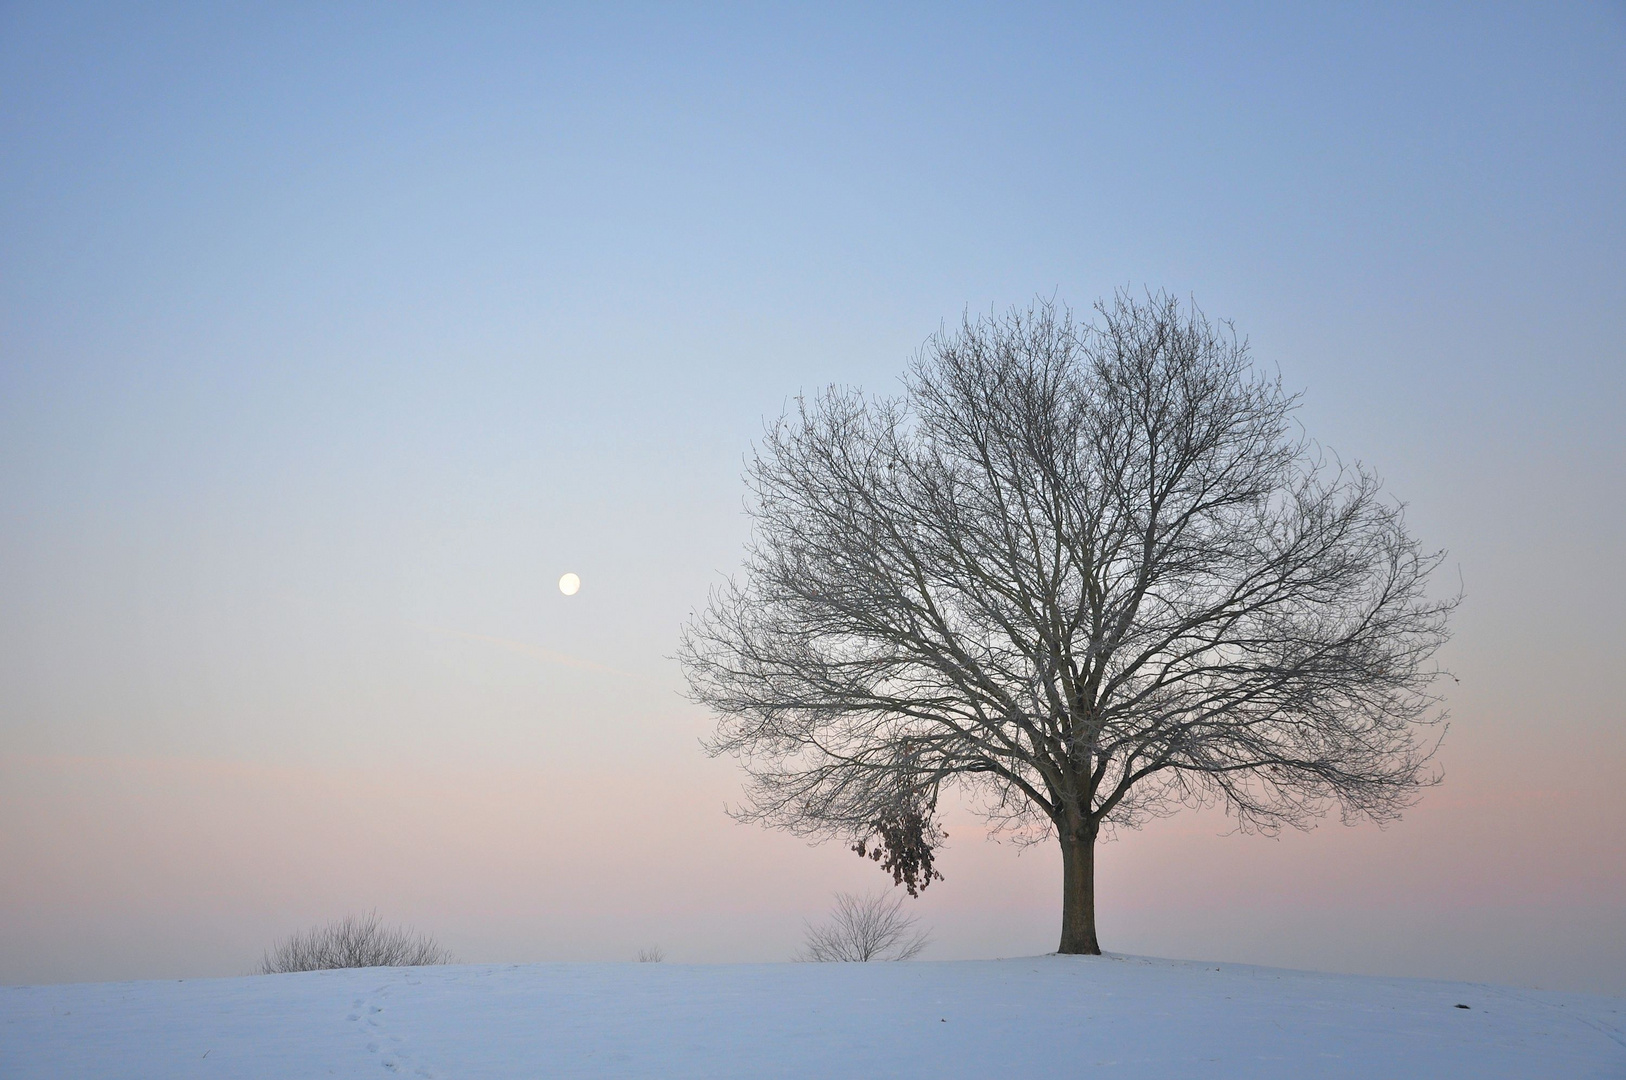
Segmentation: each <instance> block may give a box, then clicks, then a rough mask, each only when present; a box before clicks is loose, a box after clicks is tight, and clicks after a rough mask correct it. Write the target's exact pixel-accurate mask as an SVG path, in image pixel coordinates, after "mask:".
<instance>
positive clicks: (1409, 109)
mask: <svg viewBox="0 0 1626 1080" xmlns="http://www.w3.org/2000/svg"><path fill="white" fill-rule="evenodd" d="M584 7H586V6H585V5H584ZM1130 7H1133V11H1131V10H1130ZM1119 286H1129V287H1132V288H1135V289H1140V288H1142V287H1150V288H1154V289H1156V288H1166V289H1169V290H1171V291H1174V292H1176V293H1178V294H1180V295H1183V296H1185V295H1189V296H1191V297H1194V298H1195V299H1196V301H1197V302H1198V303H1199V304H1200V305H1202V307H1203V308H1204V309H1205V310H1206V311H1207V312H1208V313H1209V314H1210V315H1213V316H1217V317H1224V318H1230V319H1234V320H1235V321H1236V324H1237V326H1238V329H1239V330H1240V331H1241V332H1242V333H1244V334H1246V335H1247V336H1248V337H1249V338H1250V339H1251V341H1252V343H1253V347H1254V351H1255V354H1256V356H1257V358H1258V359H1259V361H1260V362H1261V363H1263V364H1265V365H1268V366H1270V367H1271V368H1276V369H1279V370H1280V371H1281V373H1282V375H1283V377H1284V379H1285V381H1286V382H1287V384H1288V385H1289V386H1290V387H1293V388H1301V389H1303V390H1304V391H1305V394H1306V396H1305V404H1304V407H1303V409H1302V410H1301V412H1300V419H1301V420H1302V422H1303V424H1304V426H1305V429H1306V431H1307V432H1308V433H1309V434H1310V435H1311V436H1313V437H1314V438H1316V439H1318V440H1320V441H1321V442H1322V443H1324V444H1325V445H1326V446H1328V447H1330V448H1332V449H1334V450H1336V451H1337V452H1338V453H1339V454H1341V455H1343V456H1344V457H1346V458H1359V459H1360V460H1362V461H1364V462H1367V463H1368V464H1370V465H1372V466H1373V467H1374V468H1376V469H1377V470H1378V471H1379V472H1380V473H1381V474H1382V475H1383V476H1384V477H1385V478H1386V480H1387V482H1388V486H1389V489H1390V490H1391V491H1392V492H1393V493H1394V494H1395V495H1396V496H1397V497H1399V498H1401V499H1404V500H1405V501H1407V502H1408V503H1409V505H1410V520H1411V523H1412V526H1413V528H1414V531H1415V532H1416V533H1417V534H1418V535H1419V536H1420V537H1421V538H1422V540H1423V541H1424V543H1425V544H1427V545H1429V546H1436V547H1443V548H1446V549H1448V550H1449V551H1450V558H1449V560H1448V562H1447V564H1446V570H1445V571H1444V574H1443V575H1442V580H1441V582H1440V584H1441V587H1442V589H1444V590H1445V591H1451V590H1454V589H1455V588H1456V587H1457V584H1458V582H1459V580H1460V583H1461V585H1462V587H1463V589H1464V590H1465V593H1466V601H1465V603H1464V605H1463V607H1462V609H1461V611H1460V615H1459V618H1458V620H1457V622H1456V638H1455V640H1454V642H1453V643H1452V645H1451V646H1450V648H1449V650H1448V653H1447V655H1446V657H1445V660H1446V663H1447V664H1448V665H1449V666H1450V667H1451V668H1452V669H1453V670H1454V671H1455V673H1456V675H1457V677H1458V678H1459V679H1460V684H1451V685H1450V687H1449V699H1450V707H1451V711H1452V717H1453V719H1452V727H1451V730H1450V733H1449V736H1448V738H1447V740H1446V743H1445V746H1444V748H1443V751H1442V757H1441V761H1442V763H1443V765H1444V767H1445V772H1446V779H1445V782H1444V784H1443V785H1442V786H1441V787H1439V788H1437V789H1435V790H1433V791H1431V792H1430V793H1429V794H1428V795H1427V796H1426V797H1425V799H1424V801H1423V802H1422V804H1421V805H1420V806H1418V807H1417V808H1416V809H1415V810H1413V811H1411V812H1410V813H1408V814H1407V816H1406V817H1405V819H1404V820H1403V821H1402V822H1400V823H1398V824H1396V825H1394V826H1391V827H1390V828H1388V829H1386V830H1378V829H1376V828H1373V827H1370V826H1367V827H1361V828H1355V829H1346V828H1344V827H1342V826H1340V825H1338V824H1337V822H1336V820H1334V821H1333V822H1331V823H1328V824H1326V825H1324V826H1323V827H1321V828H1319V829H1317V830H1315V831H1313V832H1310V833H1307V834H1303V835H1291V836H1287V837H1284V838H1282V839H1280V840H1269V839H1260V838H1250V837H1240V836H1235V835H1225V834H1226V832H1227V823H1226V822H1225V820H1224V819H1223V818H1222V817H1218V816H1215V815H1211V814H1210V815H1184V816H1179V817H1175V818H1172V819H1169V820H1168V821H1165V822H1161V823H1158V824H1156V825H1154V826H1152V827H1150V828H1148V829H1147V830H1145V831H1144V832H1141V833H1135V834H1130V835H1128V836H1126V837H1124V838H1122V839H1121V840H1119V841H1118V842H1116V843H1115V844H1113V845H1112V846H1111V847H1109V848H1107V849H1106V851H1105V852H1104V853H1103V858H1102V868H1101V886H1100V888H1101V934H1102V941H1103V943H1104V945H1105V946H1106V947H1107V948H1108V949H1109V950H1114V951H1120V952H1139V953H1150V954H1157V955H1168V956H1183V957H1194V958H1199V957H1200V958H1214V959H1230V960H1241V961H1253V962H1260V963H1271V964H1283V965H1291V966H1300V967H1313V968H1323V969H1329V970H1340V971H1357V972H1383V973H1390V974H1401V975H1428V976H1441V977H1457V978H1470V979H1486V980H1497V981H1504V982H1510V983H1517V984H1527V985H1539V986H1546V987H1556V988H1570V989H1585V990H1600V991H1605V992H1611V993H1616V994H1626V899H1623V898H1626V784H1623V782H1622V780H1621V776H1622V774H1623V769H1626V723H1623V721H1626V708H1623V706H1622V703H1621V698H1620V696H1619V683H1620V676H1621V673H1622V672H1623V671H1626V656H1623V652H1626V650H1623V648H1622V645H1621V638H1620V634H1619V623H1620V612H1621V611H1622V610H1626V568H1623V566H1622V553H1623V551H1626V543H1623V541H1626V424H1623V423H1622V420H1621V417H1622V413H1623V410H1626V346H1623V342H1626V296H1623V291H1626V290H1623V286H1626V10H1623V8H1622V7H1621V6H1620V5H1619V4H1610V5H1586V4H1582V5H1567V6H1566V5H1540V6H1537V7H1526V8H1524V9H1522V10H1521V9H1516V8H1494V7H1491V6H1487V5H1464V6H1461V7H1440V8H1435V9H1433V10H1432V11H1431V12H1421V11H1418V10H1416V7H1415V6H1414V5H1399V6H1395V7H1391V8H1387V9H1382V8H1376V7H1374V6H1372V5H1350V6H1341V7H1332V6H1327V7H1322V8H1320V9H1319V10H1316V11H1313V12H1312V11H1310V10H1308V9H1307V8H1306V7H1304V6H1300V5H1282V6H1279V7H1271V6H1246V7H1237V8H1236V9H1233V10H1228V11H1222V10H1220V9H1219V8H1218V7H1215V6H1208V5H1204V6H1193V7H1147V6H1140V5H1133V6H1126V5H1102V6H1101V7H1099V8H1086V7H1073V6H1068V7H1040V6H1023V7H1013V6H1010V5H992V6H988V7H982V8H976V7H971V6H958V7H954V8H952V9H949V8H945V7H939V6H924V5H922V6H915V7H900V8H895V9H893V10H892V12H891V13H890V14H880V13H877V12H876V11H874V10H870V9H868V8H867V7H863V6H854V7H848V8H838V7H824V8H821V9H820V10H818V11H813V12H809V11H797V10H793V9H790V8H785V7H743V6H741V7H684V8H678V7H676V6H659V7H656V6H651V7H634V6H619V7H609V6H598V5H595V6H593V7H592V8H591V10H590V11H585V12H584V11H582V10H576V11H571V10H563V9H561V10H540V9H538V8H536V7H533V6H519V5H514V6H488V7H482V8H480V9H478V10H477V11H475V10H463V9H453V8H447V7H419V6H412V5H397V4H390V5H383V4H380V5H370V6H351V7H346V8H342V9H338V10H335V9H334V8H333V7H332V6H330V5H309V6H306V7H297V6H294V5H288V4H276V5H270V4H267V5H260V6H253V5H242V6H239V7H236V8H234V9H233V10H225V9H224V7H223V6H221V5H202V4H200V5H197V6H195V7H172V6H160V5H152V6H141V7H138V6H134V5H116V6H109V7H106V8H102V7H96V6H84V5H79V6H70V5H63V4H38V5H19V4H7V5H5V6H4V7H3V8H0V867H3V871H0V982H6V983H15V982H34V981H57V980H80V979H113V978H142V977H171V976H191V975H209V974H237V973H241V972H244V971H247V970H248V969H250V968H251V967H252V966H253V965H254V963H255V962H256V960H257V959H258V957H259V954H260V951H261V950H262V949H263V948H264V946H265V945H266V944H267V943H268V942H269V941H270V940H271V939H272V938H274V937H276V936H278V935H281V934H284V933H287V932H289V931H291V930H294V929H298V928H300V927H302V926H304V925H306V924H309V923H311V922H315V921H320V920H324V919H327V918H331V917H334V916H336V915H340V914H343V913H345V912H347V911H354V910H365V909H368V908H374V907H376V908H377V909H378V911H379V912H380V913H381V914H383V915H384V916H386V917H387V918H390V919H394V920H401V921H407V922H411V923H414V924H416V925H418V926H420V927H422V928H425V929H429V930H432V931H434V932H435V933H436V934H437V935H438V936H439V937H440V938H441V940H442V941H443V942H444V943H445V944H447V945H449V946H450V947H452V948H453V949H454V950H455V951H456V952H457V953H458V954H459V955H460V956H462V957H463V958H464V959H467V960H472V961H498V960H514V961H521V960H537V959H630V958H631V957H632V956H633V955H634V954H635V953H636V951H637V950H638V949H639V948H640V947H641V946H644V945H648V944H655V943H658V944H659V945H661V946H662V947H663V948H664V949H665V951H666V954H667V956H668V958H669V959H671V960H678V961H687V960H695V961H710V960H761V959H782V958H785V957H788V956H789V955H790V954H791V953H792V952H794V951H795V949H796V948H797V946H798V945H799V942H800V937H801V933H802V929H803V926H802V920H803V919H807V918H813V919H816V918H818V917H819V916H820V915H821V914H822V913H823V912H824V910H825V909H826V908H827V906H828V902H829V896H830V894H831V892H833V891H834V890H836V889H861V888H867V887H875V886H879V885H881V884H882V883H883V879H882V876H881V874H880V872H879V871H877V870H876V869H875V868H874V867H873V866H872V865H871V864H868V863H862V862H860V860H858V859H857V858H855V857H854V856H853V855H851V854H850V853H848V852H845V851H843V850H841V849H840V848H839V847H838V846H836V845H827V846H825V847H822V848H809V847H807V846H806V845H804V844H803V843H802V842H800V841H798V840H795V839H793V838H791V837H787V836H784V835H781V834H774V833H768V832H764V831H761V830H758V829H754V828H751V827H747V826H742V825H736V824H734V823H733V822H732V821H730V820H729V819H728V818H727V817H726V816H725V815H724V813H723V806H724V804H725V803H726V802H727V801H728V800H730V799H731V798H733V797H734V796H735V795H736V794H737V792H738V790H739V776H738V774H737V772H736V770H735V767H734V766H733V765H732V764H731V763H730V762H728V761H713V760H708V759H707V758H706V757H705V756H704V755H703V754H702V753H701V752H700V750H699V748H698V745H697V739H698V737H699V736H701V735H703V734H704V733H705V732H706V731H707V730H708V728H709V723H708V720H707V717H706V716H705V715H704V714H703V713H702V712H701V711H700V710H699V709H697V708H696V707H694V706H692V705H690V704H688V703H686V702H685V701H684V700H683V699H682V698H681V697H680V696H679V690H680V688H681V685H682V683H681V676H680V674H679V671H678V668H677V665H676V663H675V662H674V661H673V660H672V659H670V657H671V655H672V653H673V652H674V650H675V644H676V636H677V633H678V629H679V627H680V626H681V625H682V623H683V621H684V619H685V618H686V617H687V615H688V613H689V611H690V610H691V609H692V608H693V607H695V606H697V605H699V604H701V603H703V601H704V598H705V595H706V591H707V589H708V588H709V587H710V586H711V585H712V584H713V583H715V582H717V581H718V580H719V577H720V575H722V574H726V573H728V572H730V571H731V570H732V569H733V568H734V567H735V566H736V565H737V563H738V561H739V555H740V548H741V544H742V541H743V539H744V537H745V532H746V527H747V526H746V521H745V519H744V517H743V515H742V513H741V499H742V495H743V488H742V485H741V481H740V473H741V458H742V455H743V454H744V453H745V451H746V450H747V449H748V447H749V445H750V443H751V441H752V439H753V438H755V437H756V436H757V435H758V434H759V433H760V431H761V428H762V424H763V422H764V419H765V418H769V417H773V416H776V415H777V414H778V413H779V411H780V410H781V408H782V407H783V406H784V404H785V402H786V400H787V399H788V398H789V397H791V396H793V395H795V394H796V393H798V392H799V391H802V390H806V389H813V388H816V387H818V386H821V385H823V384H826V383H829V382H844V383H852V384H858V385H862V386H864V387H866V388H869V389H873V390H881V391H885V390H888V389H891V388H894V387H896V385H897V383H896V379H897V375H898V374H899V372H900V371H901V370H902V369H903V366H904V364H905V362H906V361H907V359H908V358H909V356H910V354H911V353H912V352H913V351H914V350H915V349H916V348H918V347H919V345H920V344H921V342H922V341H923V340H924V339H925V338H926V337H927V336H928V335H929V334H931V333H932V332H933V331H934V330H935V329H937V327H938V326H939V324H940V323H941V322H942V321H943V320H945V319H947V320H952V319H955V318H957V317H958V316H959V314H960V313H961V312H962V311H964V310H966V309H967V308H969V309H970V310H972V311H973V312H980V311H987V310H990V309H994V308H1000V309H1002V308H1006V307H1008V306H1010V305H1013V304H1025V303H1027V302H1029V301H1030V300H1031V299H1032V298H1033V297H1034V296H1035V295H1043V296H1047V297H1048V296H1052V295H1054V296H1056V297H1058V298H1059V299H1061V300H1064V301H1067V302H1070V303H1072V304H1073V305H1075V306H1077V307H1081V308H1087V307H1088V306H1089V305H1090V304H1091V303H1092V302H1093V301H1094V300H1095V299H1096V298H1097V297H1100V296H1102V295H1104V294H1109V293H1110V292H1111V291H1112V290H1113V289H1114V288H1115V287H1119ZM567 570H568V571H574V572H576V573H579V574H580V575H581V577H582V581H583V585H582V589H581V592H580V593H579V594H578V595H576V596H574V597H571V598H565V597H563V596H561V595H560V593H559V591H558V589H557V588H556V586H555V582H556V581H557V579H558V577H559V575H560V574H562V573H564V572H565V571H567ZM949 831H950V833H951V841H950V846H949V848H948V850H947V851H946V852H944V854H943V856H942V868H943V869H944V871H945V873H946V876H947V880H945V881H944V882H942V883H940V884H937V885H934V886H933V887H932V889H931V890H930V892H929V893H928V894H927V895H926V897H925V898H924V899H923V900H922V901H921V902H920V905H919V907H918V909H917V910H918V911H919V912H920V914H921V915H922V917H923V919H924V921H925V922H927V923H929V924H930V925H931V926H932V927H933V928H934V930H935V933H936V938H937V940H936V944H935V945H934V946H933V947H932V948H931V950H929V952H928V953H927V954H926V956H928V957H939V958H948V957H968V956H1000V955H1015V954H1027V953H1038V952H1044V951H1048V950H1050V949H1053V948H1054V947H1055V940H1056V935H1057V932H1058V926H1059V906H1060V882H1059V867H1058V864H1059V860H1058V859H1057V858H1056V856H1055V853H1054V852H1053V851H1051V850H1050V848H1048V847H1042V848H1036V849H1033V850H1029V851H1026V852H1020V851H1018V850H1017V849H1015V848H1013V847H1012V846H1011V845H1009V844H995V843H989V842H985V841H984V840H983V839H982V831H981V829H980V828H979V827H978V826H977V824H976V823H975V822H974V821H972V820H970V819H967V818H965V817H964V816H963V815H960V816H957V817H955V818H954V819H953V820H952V821H951V822H950V827H949Z"/></svg>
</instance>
